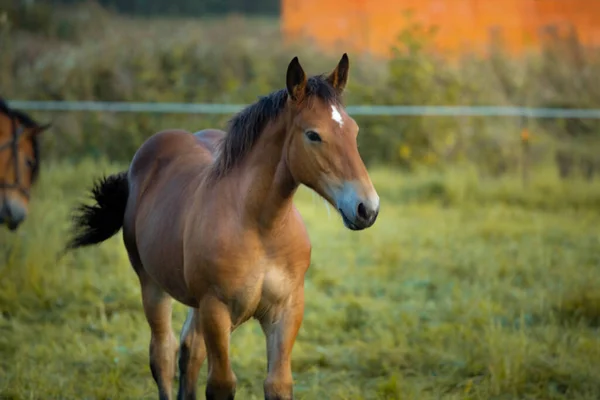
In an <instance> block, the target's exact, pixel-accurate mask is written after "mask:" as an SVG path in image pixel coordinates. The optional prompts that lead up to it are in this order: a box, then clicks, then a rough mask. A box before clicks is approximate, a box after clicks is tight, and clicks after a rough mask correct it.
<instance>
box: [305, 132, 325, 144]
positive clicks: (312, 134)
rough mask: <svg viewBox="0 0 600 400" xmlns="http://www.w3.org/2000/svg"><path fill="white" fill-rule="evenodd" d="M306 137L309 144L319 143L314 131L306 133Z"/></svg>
mask: <svg viewBox="0 0 600 400" xmlns="http://www.w3.org/2000/svg"><path fill="white" fill-rule="evenodd" d="M306 137H307V138H308V140H310V141H311V142H320V141H321V136H319V134H318V133H317V132H315V131H308V132H306Z"/></svg>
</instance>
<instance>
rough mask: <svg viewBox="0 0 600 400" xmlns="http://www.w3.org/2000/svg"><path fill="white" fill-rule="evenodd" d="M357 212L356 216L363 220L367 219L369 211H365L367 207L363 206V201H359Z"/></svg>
mask: <svg viewBox="0 0 600 400" xmlns="http://www.w3.org/2000/svg"><path fill="white" fill-rule="evenodd" d="M357 214H358V217H359V218H360V219H362V220H363V221H366V220H368V219H369V213H368V212H367V208H366V207H365V205H364V204H363V203H360V204H359V205H358V210H357Z"/></svg>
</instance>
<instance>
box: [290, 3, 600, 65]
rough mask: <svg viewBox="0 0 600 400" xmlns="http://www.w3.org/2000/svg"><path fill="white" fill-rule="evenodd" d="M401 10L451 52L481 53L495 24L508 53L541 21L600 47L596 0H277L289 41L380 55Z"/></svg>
mask: <svg viewBox="0 0 600 400" xmlns="http://www.w3.org/2000/svg"><path fill="white" fill-rule="evenodd" d="M406 9H412V10H413V11H414V19H415V20H418V21H420V22H423V23H424V24H425V25H437V26H438V29H439V30H438V33H437V35H436V40H435V47H436V48H437V49H438V50H440V51H442V52H446V53H450V54H458V53H461V52H463V51H464V50H469V51H475V52H479V53H482V52H485V50H486V48H487V44H488V40H489V34H490V28H492V27H494V26H496V27H500V28H501V30H502V35H503V40H504V43H505V44H506V45H507V48H508V50H509V51H511V52H512V53H521V52H522V51H523V50H526V49H528V48H531V47H535V45H536V44H537V43H539V41H540V36H539V32H540V28H542V27H543V26H544V25H546V24H557V25H558V26H562V27H567V26H569V25H573V26H574V27H575V28H576V29H577V31H578V34H579V37H580V39H581V40H582V42H583V43H585V44H588V45H594V46H600V0H370V1H369V0H282V30H283V35H284V37H285V38H286V39H288V40H290V39H291V40H293V39H299V38H312V39H314V40H315V41H316V42H317V43H318V44H319V45H320V46H321V47H324V48H326V49H329V50H334V49H336V50H341V49H347V50H348V51H370V52H373V53H376V54H378V55H383V56H385V55H388V54H389V49H390V46H391V45H392V44H393V43H394V42H395V41H396V38H397V34H398V33H399V31H400V29H401V28H402V25H403V23H404V21H405V19H404V17H403V11H404V10H406Z"/></svg>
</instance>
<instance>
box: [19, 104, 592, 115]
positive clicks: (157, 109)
mask: <svg viewBox="0 0 600 400" xmlns="http://www.w3.org/2000/svg"><path fill="white" fill-rule="evenodd" d="M8 104H9V106H11V107H14V108H20V109H23V110H37V111H79V112H83V111H88V112H89V111H101V112H134V113H162V114H166V113H168V114H233V113H236V112H238V111H240V110H241V109H242V108H244V107H245V106H247V105H246V104H211V103H151V102H150V103H143V102H107V101H31V100H11V101H8ZM346 110H347V112H348V113H349V114H351V115H364V116H454V117H464V116H470V117H527V118H567V119H569V118H586V119H588V118H589V119H600V109H566V108H529V107H511V106H402V105H390V106H383V105H377V106H375V105H374V106H368V105H357V106H352V105H350V106H348V107H346Z"/></svg>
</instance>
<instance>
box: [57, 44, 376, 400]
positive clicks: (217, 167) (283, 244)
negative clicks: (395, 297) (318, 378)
mask: <svg viewBox="0 0 600 400" xmlns="http://www.w3.org/2000/svg"><path fill="white" fill-rule="evenodd" d="M348 70H349V62H348V57H347V56H346V54H344V55H343V57H342V59H341V60H340V62H339V63H338V65H337V67H336V68H335V69H334V70H333V72H332V73H331V74H330V75H328V76H314V77H310V78H309V79H307V77H306V75H305V73H304V71H303V69H302V67H301V66H300V63H299V62H298V58H297V57H295V58H294V59H293V60H292V61H291V63H290V64H289V66H288V70H287V80H286V85H287V88H286V89H282V90H279V91H276V92H274V93H271V94H270V95H268V96H265V97H263V98H261V99H260V100H258V101H257V102H256V103H254V104H252V105H250V106H249V107H247V108H246V109H244V110H243V111H241V112H240V113H239V114H238V115H236V116H235V117H234V118H233V119H232V120H231V121H230V126H229V133H228V134H225V132H222V131H218V130H204V131H200V132H197V133H196V134H190V133H189V132H185V131H180V130H168V131H162V132H159V133H156V134H155V135H153V136H152V137H150V138H149V139H148V140H146V141H145V142H144V143H143V144H142V145H141V147H140V148H139V149H138V150H137V153H136V154H135V156H134V157H133V160H132V162H131V164H130V166H129V168H128V171H127V172H122V173H119V174H115V175H111V176H109V177H108V178H106V179H103V180H101V181H100V182H98V183H97V184H96V186H95V187H94V189H93V195H94V197H95V200H96V204H95V205H93V206H86V205H81V206H80V208H79V209H78V210H79V214H78V215H76V216H75V228H76V231H75V235H74V237H73V239H72V240H71V241H70V242H69V244H68V245H67V249H73V248H76V247H80V246H86V245H91V244H95V243H99V242H102V241H103V240H106V239H108V238H109V237H111V236H112V235H114V234H116V233H117V232H118V231H119V230H120V229H121V227H122V228H123V241H124V244H125V248H126V249H127V252H128V254H129V259H130V261H131V264H132V265H133V268H134V269H135V272H136V273H137V275H138V277H139V282H140V285H141V291H142V302H143V306H144V311H145V315H146V318H147V321H148V324H149V325H150V330H151V341H150V369H151V371H152V376H153V378H154V380H155V381H156V384H157V387H158V394H159V398H160V399H171V398H172V397H171V395H172V394H171V390H172V381H173V379H174V375H175V362H176V357H177V352H178V346H177V339H176V337H175V335H174V333H173V332H172V328H171V306H172V298H174V299H176V300H178V301H179V302H181V303H183V304H185V305H187V306H189V307H190V309H189V313H188V316H187V319H186V321H185V324H184V326H183V329H182V333H181V337H180V341H181V344H180V347H179V370H180V383H179V394H178V397H177V398H178V399H195V398H196V383H197V382H196V381H197V377H198V373H199V370H200V367H201V365H202V363H203V361H204V359H205V358H206V357H208V379H207V383H206V392H205V394H206V398H207V399H214V400H225V399H233V398H234V395H235V387H236V377H235V374H234V372H233V371H232V368H231V363H230V359H229V339H230V334H231V333H232V332H233V330H234V329H235V328H236V327H238V326H240V325H241V324H242V323H244V322H245V321H247V320H248V319H250V318H256V319H258V321H259V322H260V324H261V326H262V329H263V332H264V334H265V336H266V347H267V359H268V362H267V363H268V372H267V377H266V380H265V382H264V392H265V398H266V399H270V400H274V399H292V386H293V384H292V369H291V353H292V347H293V345H294V341H295V339H296V335H297V334H298V330H299V328H300V324H301V322H302V317H303V311H304V276H305V273H306V271H307V269H308V266H309V263H310V255H311V244H310V241H309V237H308V235H307V231H306V228H305V226H304V223H303V221H302V219H301V216H300V214H299V212H298V210H297V209H296V207H295V206H294V204H293V200H292V199H293V196H294V194H295V192H296V190H297V188H298V187H299V185H300V184H304V185H306V186H308V187H310V188H312V189H313V190H314V191H316V192H317V193H318V194H319V195H321V196H322V197H324V198H325V199H326V200H327V201H328V202H329V203H331V204H332V205H334V206H335V207H336V209H337V210H338V211H339V213H340V214H341V216H342V219H343V222H344V225H345V226H346V227H347V228H349V229H352V230H361V229H365V228H368V227H370V226H371V225H373V223H374V222H375V219H376V218H377V215H378V212H379V197H378V195H377V193H376V191H375V189H374V187H373V184H372V183H371V180H370V178H369V175H368V173H367V170H366V168H365V166H364V164H363V162H362V160H361V157H360V155H359V153H358V148H357V143H356V136H357V134H358V126H357V124H356V122H355V121H354V120H353V119H352V118H351V117H350V116H348V114H347V113H346V112H345V110H344V107H343V105H342V102H341V94H342V92H343V89H344V87H345V85H346V81H347V79H348Z"/></svg>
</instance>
